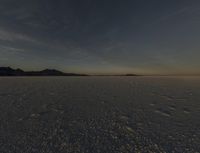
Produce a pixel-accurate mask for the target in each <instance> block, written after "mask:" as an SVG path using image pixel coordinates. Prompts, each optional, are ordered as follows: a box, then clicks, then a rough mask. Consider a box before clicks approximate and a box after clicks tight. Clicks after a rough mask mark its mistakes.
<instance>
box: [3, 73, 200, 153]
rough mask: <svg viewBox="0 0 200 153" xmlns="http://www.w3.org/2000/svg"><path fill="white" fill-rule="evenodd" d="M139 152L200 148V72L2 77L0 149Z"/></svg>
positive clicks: (6, 152) (18, 152)
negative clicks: (199, 74) (190, 74)
mask: <svg viewBox="0 0 200 153" xmlns="http://www.w3.org/2000/svg"><path fill="white" fill-rule="evenodd" d="M134 152H136V153H150V152H153V153H198V152H200V77H0V153H134Z"/></svg>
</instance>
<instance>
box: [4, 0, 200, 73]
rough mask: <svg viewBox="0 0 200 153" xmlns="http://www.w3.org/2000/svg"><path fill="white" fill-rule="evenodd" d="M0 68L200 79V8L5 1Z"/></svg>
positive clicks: (142, 2) (136, 0)
mask: <svg viewBox="0 0 200 153" xmlns="http://www.w3.org/2000/svg"><path fill="white" fill-rule="evenodd" d="M0 66H11V67H13V68H22V69H24V70H41V69H44V68H53V69H59V70H62V71H64V72H76V73H88V74H124V73H136V74H200V69H199V67H200V1H199V0H0Z"/></svg>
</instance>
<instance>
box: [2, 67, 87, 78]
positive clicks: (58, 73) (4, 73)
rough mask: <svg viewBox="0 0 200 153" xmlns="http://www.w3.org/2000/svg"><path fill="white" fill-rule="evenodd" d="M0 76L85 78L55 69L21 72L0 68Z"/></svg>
mask: <svg viewBox="0 0 200 153" xmlns="http://www.w3.org/2000/svg"><path fill="white" fill-rule="evenodd" d="M0 76H87V75H86V74H76V73H64V72H61V71H58V70H55V69H45V70H42V71H23V70H21V69H13V68H11V67H0Z"/></svg>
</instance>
